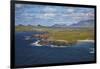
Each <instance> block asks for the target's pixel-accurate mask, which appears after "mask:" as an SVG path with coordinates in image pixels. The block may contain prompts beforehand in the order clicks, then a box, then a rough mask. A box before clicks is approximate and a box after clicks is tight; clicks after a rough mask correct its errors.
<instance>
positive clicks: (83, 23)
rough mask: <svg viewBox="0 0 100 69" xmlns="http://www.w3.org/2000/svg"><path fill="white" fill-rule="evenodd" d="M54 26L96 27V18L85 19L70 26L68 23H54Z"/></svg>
mask: <svg viewBox="0 0 100 69" xmlns="http://www.w3.org/2000/svg"><path fill="white" fill-rule="evenodd" d="M52 27H94V20H92V19H91V20H84V21H80V22H78V23H74V24H71V25H69V26H68V25H66V24H54V25H52Z"/></svg>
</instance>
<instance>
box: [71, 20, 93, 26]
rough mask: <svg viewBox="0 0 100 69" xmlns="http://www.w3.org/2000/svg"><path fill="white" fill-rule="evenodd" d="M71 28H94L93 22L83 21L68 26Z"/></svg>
mask: <svg viewBox="0 0 100 69" xmlns="http://www.w3.org/2000/svg"><path fill="white" fill-rule="evenodd" d="M70 26H71V27H94V20H84V21H80V22H78V23H75V24H72V25H70Z"/></svg>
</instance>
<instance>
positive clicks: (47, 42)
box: [25, 33, 94, 47]
mask: <svg viewBox="0 0 100 69" xmlns="http://www.w3.org/2000/svg"><path fill="white" fill-rule="evenodd" d="M49 37H50V36H49V34H48V33H44V34H35V35H32V36H28V37H26V38H25V40H30V39H32V38H38V40H37V41H36V42H34V43H31V45H34V46H51V47H66V46H72V45H75V44H76V43H78V42H94V40H88V39H86V40H76V41H66V40H54V39H50V38H49Z"/></svg>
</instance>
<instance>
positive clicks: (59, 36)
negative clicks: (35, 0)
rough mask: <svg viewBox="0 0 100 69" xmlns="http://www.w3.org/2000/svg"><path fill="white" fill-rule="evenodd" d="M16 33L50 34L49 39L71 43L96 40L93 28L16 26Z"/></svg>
mask: <svg viewBox="0 0 100 69" xmlns="http://www.w3.org/2000/svg"><path fill="white" fill-rule="evenodd" d="M15 31H16V32H19V31H20V32H21V31H33V32H34V31H38V32H48V33H49V36H50V37H49V39H53V40H66V41H71V42H72V41H77V40H85V39H89V40H93V39H94V30H93V28H50V27H35V26H16V28H15Z"/></svg>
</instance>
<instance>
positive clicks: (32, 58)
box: [15, 32, 95, 66]
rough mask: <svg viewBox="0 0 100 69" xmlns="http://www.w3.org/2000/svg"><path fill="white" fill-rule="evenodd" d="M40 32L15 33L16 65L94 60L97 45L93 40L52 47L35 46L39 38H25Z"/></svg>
mask: <svg viewBox="0 0 100 69" xmlns="http://www.w3.org/2000/svg"><path fill="white" fill-rule="evenodd" d="M37 33H40V32H16V33H15V66H25V65H26V66H28V65H34V66H35V65H42V64H56V63H74V62H87V61H94V59H95V58H94V57H95V49H94V48H95V45H94V43H93V42H79V43H77V44H75V45H72V46H66V47H51V46H34V45H31V44H32V43H34V42H36V41H37V39H36V38H33V39H31V40H25V37H26V36H31V35H33V34H37Z"/></svg>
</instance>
